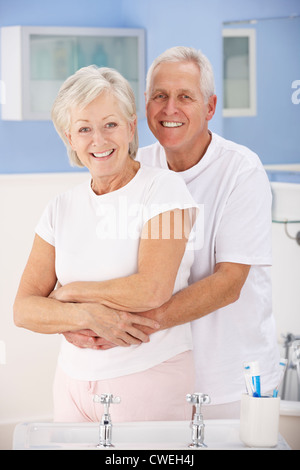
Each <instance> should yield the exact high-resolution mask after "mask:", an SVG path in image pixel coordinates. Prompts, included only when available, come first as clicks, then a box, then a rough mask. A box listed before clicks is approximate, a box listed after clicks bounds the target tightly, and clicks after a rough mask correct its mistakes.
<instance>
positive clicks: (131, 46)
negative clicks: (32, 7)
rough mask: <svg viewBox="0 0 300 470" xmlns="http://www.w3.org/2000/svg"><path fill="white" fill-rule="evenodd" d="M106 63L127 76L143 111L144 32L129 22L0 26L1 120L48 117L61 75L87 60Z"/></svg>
mask: <svg viewBox="0 0 300 470" xmlns="http://www.w3.org/2000/svg"><path fill="white" fill-rule="evenodd" d="M92 64H95V65H98V66H99V67H111V68H114V69H116V70H118V71H119V72H120V73H121V74H122V75H124V77H125V78H127V80H128V81H129V82H130V84H131V86H132V88H133V90H134V93H135V97H136V102H137V110H138V116H139V117H144V85H145V32H144V30H143V29H131V28H74V27H38V26H8V27H3V28H1V73H2V76H1V84H2V85H3V90H4V93H3V94H4V99H2V100H1V102H2V119H3V120H18V121H19V120H49V119H50V111H51V107H52V103H53V101H54V99H55V97H56V95H57V92H58V90H59V88H60V86H61V85H62V83H63V82H64V80H65V79H66V78H67V77H68V76H69V75H72V74H73V73H75V72H76V70H78V69H79V68H81V67H84V66H87V65H92Z"/></svg>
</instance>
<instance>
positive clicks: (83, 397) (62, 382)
mask: <svg viewBox="0 0 300 470" xmlns="http://www.w3.org/2000/svg"><path fill="white" fill-rule="evenodd" d="M194 380H195V373H194V362H193V353H192V351H186V352H184V353H181V354H178V355H177V356H175V357H173V358H171V359H169V360H168V361H165V362H163V363H161V364H158V365H157V366H155V367H152V368H151V369H148V370H145V371H143V372H139V373H135V374H130V375H125V376H123V377H117V378H113V379H107V380H99V381H96V382H88V381H81V380H75V379H72V378H70V377H68V376H67V375H66V374H65V373H64V372H63V371H62V370H61V369H60V368H59V367H58V368H57V371H56V376H55V380H54V421H56V422H58V421H60V422H84V421H92V422H98V421H100V419H101V417H102V414H103V405H101V404H100V403H94V402H93V395H101V394H103V393H112V394H113V395H114V396H119V397H120V398H121V403H120V404H113V405H111V407H110V414H111V418H112V421H113V422H122V421H123V422H124V421H151V420H152V421H154V420H155V421H174V420H175V421H177V420H178V421H181V420H188V419H191V416H192V406H191V405H190V404H188V403H187V402H186V398H185V397H186V395H187V394H188V393H194V391H195V390H194Z"/></svg>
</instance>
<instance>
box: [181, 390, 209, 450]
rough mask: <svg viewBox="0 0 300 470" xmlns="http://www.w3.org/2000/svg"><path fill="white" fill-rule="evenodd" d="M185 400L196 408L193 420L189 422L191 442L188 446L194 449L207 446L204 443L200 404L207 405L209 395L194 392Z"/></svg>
mask: <svg viewBox="0 0 300 470" xmlns="http://www.w3.org/2000/svg"><path fill="white" fill-rule="evenodd" d="M186 400H187V402H188V403H191V404H192V405H194V406H195V408H196V411H195V414H194V417H193V421H192V422H191V428H192V443H191V444H190V445H189V447H191V448H194V449H197V448H200V447H207V446H206V444H204V428H205V424H204V421H203V416H202V414H201V405H203V404H204V405H207V404H208V403H210V397H209V396H208V395H206V394H204V393H194V394H193V395H190V394H189V395H187V396H186Z"/></svg>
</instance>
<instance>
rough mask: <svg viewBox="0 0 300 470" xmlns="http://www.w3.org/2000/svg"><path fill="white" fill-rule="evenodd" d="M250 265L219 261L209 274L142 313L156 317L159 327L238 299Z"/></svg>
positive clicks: (199, 314) (179, 321) (173, 323)
mask: <svg viewBox="0 0 300 470" xmlns="http://www.w3.org/2000/svg"><path fill="white" fill-rule="evenodd" d="M250 268H251V266H249V265H245V264H238V263H219V264H217V265H216V267H215V271H214V273H213V274H212V275H210V276H208V277H206V278H204V279H201V280H200V281H197V282H195V283H194V284H192V285H190V286H189V287H187V288H185V289H183V290H182V291H180V292H178V293H176V294H175V295H173V297H172V298H171V299H170V300H169V301H168V302H167V303H166V304H164V305H162V306H161V307H160V308H158V309H154V310H150V311H148V312H144V313H142V315H144V316H146V317H148V318H152V319H155V320H156V321H157V322H158V323H159V324H160V329H161V330H162V329H165V328H171V327H172V326H176V325H181V324H183V323H187V322H190V321H194V320H197V319H199V318H201V317H204V316H205V315H208V314H209V313H212V312H214V311H215V310H218V309H220V308H222V307H226V306H227V305H229V304H231V303H233V302H236V301H237V300H238V299H239V296H240V293H241V290H242V288H243V285H244V283H245V281H246V279H247V276H248V273H249V271H250ZM144 331H146V330H144Z"/></svg>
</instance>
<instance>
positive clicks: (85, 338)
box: [49, 284, 160, 350]
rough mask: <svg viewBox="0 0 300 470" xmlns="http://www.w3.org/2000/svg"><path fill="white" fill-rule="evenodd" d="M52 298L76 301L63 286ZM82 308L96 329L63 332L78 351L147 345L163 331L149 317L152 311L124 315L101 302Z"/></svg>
mask: <svg viewBox="0 0 300 470" xmlns="http://www.w3.org/2000/svg"><path fill="white" fill-rule="evenodd" d="M49 297H50V298H53V299H56V300H58V301H60V302H70V301H73V302H74V300H71V299H70V296H69V295H68V287H67V286H61V285H60V284H58V285H57V288H56V289H55V290H54V291H52V292H51V294H50V295H49ZM81 306H82V308H83V309H84V312H85V313H88V315H89V316H90V318H91V324H92V325H93V328H92V329H81V330H78V331H66V332H64V333H63V335H64V337H65V339H66V340H67V341H68V342H69V343H71V344H73V345H74V346H77V347H79V348H89V349H98V350H99V349H100V350H106V349H110V348H113V347H116V346H123V347H128V346H131V345H138V344H141V343H147V342H149V341H150V335H151V334H152V333H154V332H156V331H158V330H159V328H160V325H159V323H158V322H157V321H156V320H155V319H152V318H150V317H151V311H148V312H144V313H139V314H136V313H130V312H124V311H119V310H115V309H112V308H109V307H107V306H105V305H102V304H101V302H90V303H87V302H85V303H81ZM153 313H154V312H152V316H153Z"/></svg>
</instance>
